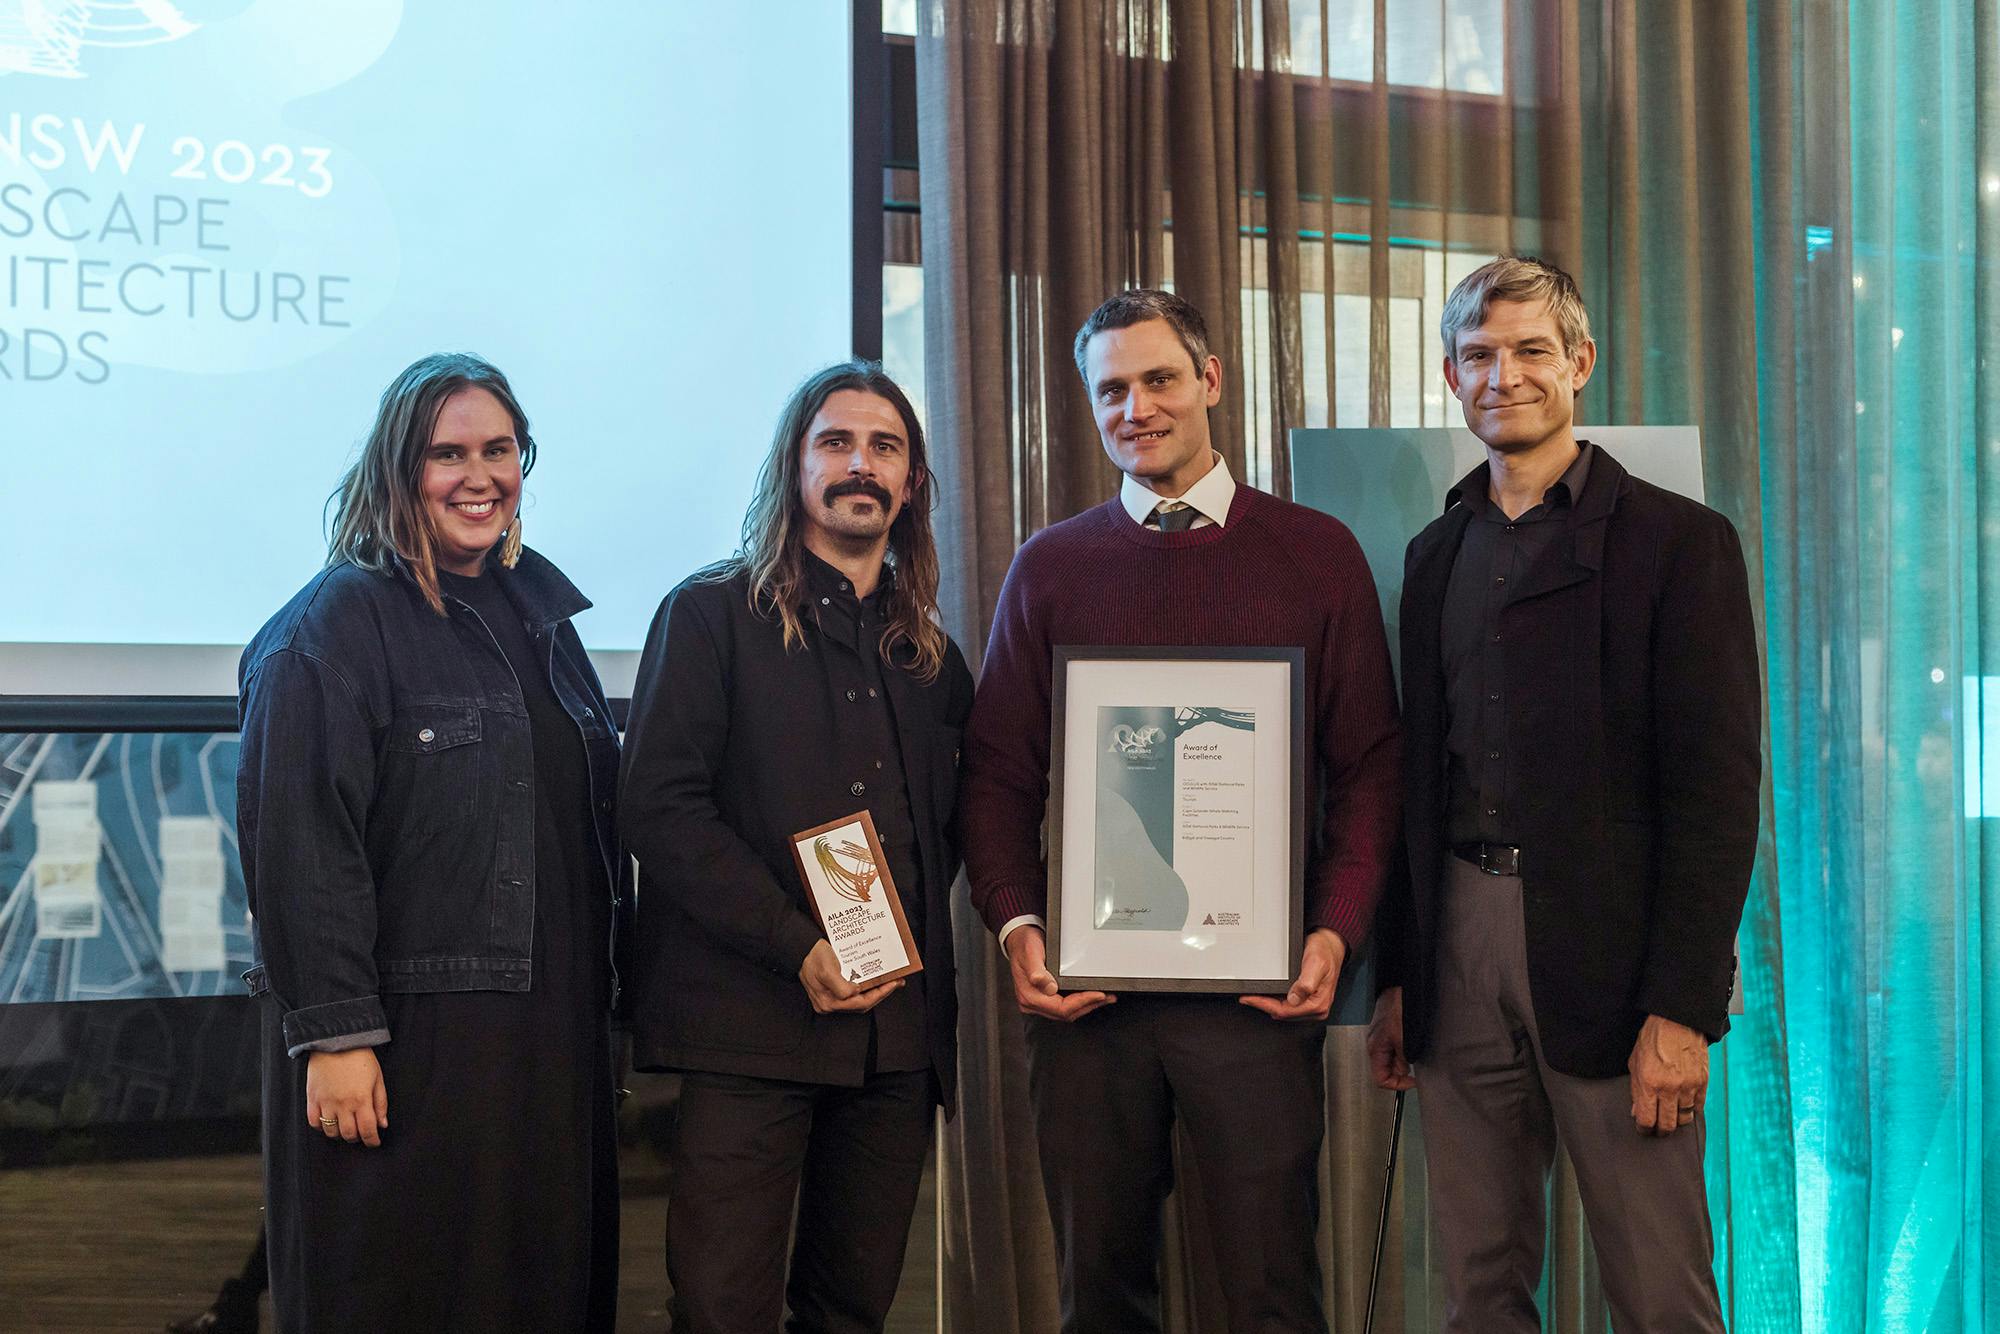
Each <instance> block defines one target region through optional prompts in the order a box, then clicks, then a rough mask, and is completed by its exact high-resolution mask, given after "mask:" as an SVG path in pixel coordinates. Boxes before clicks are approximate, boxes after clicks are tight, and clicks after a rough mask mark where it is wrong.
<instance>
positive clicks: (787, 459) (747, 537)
mask: <svg viewBox="0 0 2000 1334" xmlns="http://www.w3.org/2000/svg"><path fill="white" fill-rule="evenodd" d="M843 389H855V390H859V391H861V392H862V393H865V394H874V395H875V396H876V397H878V398H881V399H885V400H887V402H888V403H889V405H890V406H891V407H893V408H895V409H896V415H898V416H899V417H901V418H902V419H903V432H904V434H905V435H906V436H907V437H908V438H909V442H910V499H909V501H908V503H907V504H905V505H904V506H903V509H902V512H901V513H899V514H898V515H897V516H896V521H895V523H893V524H891V525H890V527H889V563H890V566H891V568H893V569H894V570H895V574H896V577H895V580H894V582H893V583H892V584H891V585H890V591H889V594H888V596H889V602H888V605H887V607H886V608H885V609H884V615H883V619H884V620H885V621H886V622H887V628H886V629H885V630H884V631H883V633H882V659H883V661H885V662H887V663H890V664H892V665H895V664H897V662H898V659H899V657H900V658H901V659H902V661H903V665H905V666H907V667H908V668H909V670H910V671H911V672H912V673H913V674H914V675H915V676H916V677H917V678H918V679H919V680H923V681H932V680H935V679H936V678H937V674H938V671H939V669H940V668H942V667H943V665H944V650H945V634H944V630H943V629H942V628H941V627H940V626H939V624H938V607H937V591H938V557H937V540H936V538H935V537H934V536H933V534H932V531H931V510H932V508H933V507H934V506H935V505H936V504H937V480H936V478H934V477H933V476H932V475H931V469H930V458H929V455H928V454H927V453H926V452H925V450H924V428H923V427H922V426H921V425H919V424H918V422H917V413H916V409H914V408H912V407H911V406H910V400H909V399H908V398H907V397H906V396H905V395H904V393H903V391H902V390H901V389H900V388H899V387H897V384H896V382H895V381H894V380H892V379H890V378H889V377H888V375H887V374H885V373H884V372H883V370H882V364H881V363H880V362H876V361H843V362H839V363H836V364H835V365H832V366H828V367H827V368H826V369H825V370H822V371H819V372H818V373H816V374H814V375H812V376H811V377H809V378H808V379H807V380H806V381H805V383H803V384H801V385H800V386H799V387H798V388H797V389H795V390H793V391H792V396H791V398H790V399H789V400H788V401H787V402H786V403H785V408H784V411H783V412H781V413H779V414H778V429H777V432H776V433H775V434H774V435H773V436H772V438H771V452H770V455H769V456H768V457H767V458H765V460H764V467H763V470H762V471H761V472H760V473H759V474H758V477H757V489H756V492H755V494H754V495H753V496H752V498H751V501H750V509H749V512H748V513H747V514H745V515H744V516H743V545H742V546H741V547H740V548H738V550H737V552H736V554H735V555H734V556H733V557H731V558H730V559H729V560H728V561H726V562H724V563H723V564H722V565H720V566H718V567H717V569H716V573H715V577H716V578H718V579H727V578H732V577H734V576H735V575H737V574H748V575H749V576H750V606H751V609H752V610H754V611H755V612H757V613H758V614H759V615H762V616H773V615H775V616H776V617H777V618H778V620H779V622H780V623H781V624H782V625H783V626H784V640H785V647H786V648H787V649H792V648H803V647H804V646H805V627H804V624H803V622H802V621H801V620H800V617H799V607H800V604H801V602H802V601H803V600H804V596H805V592H804V590H805V528H806V520H805V515H804V512H803V511H804V503H803V501H801V500H800V498H799V477H800V473H801V471H802V469H803V466H804V465H803V461H802V456H803V453H804V442H805V438H806V430H807V429H808V428H809V427H810V426H811V425H812V421H813V418H815V417H817V416H818V415H819V410H820V409H821V408H822V407H824V406H826V400H827V399H828V398H830V397H832V396H833V395H834V394H837V393H839V392H840V391H841V390H843Z"/></svg>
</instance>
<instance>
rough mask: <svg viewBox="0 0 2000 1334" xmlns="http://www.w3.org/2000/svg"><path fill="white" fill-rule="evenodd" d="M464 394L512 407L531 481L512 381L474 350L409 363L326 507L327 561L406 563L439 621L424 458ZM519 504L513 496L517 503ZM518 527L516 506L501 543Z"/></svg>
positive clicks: (373, 566)
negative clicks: (450, 406)
mask: <svg viewBox="0 0 2000 1334" xmlns="http://www.w3.org/2000/svg"><path fill="white" fill-rule="evenodd" d="M461 389H484V390H485V391H486V392H487V393H489V394H491V395H493V397H494V398H496V399H498V400H499V401H500V406H501V407H503V408H505V409H507V415H508V416H509V417H511V418H512V419H513V422H514V439H515V441H516V442H517V443H518V445H519V446H520V450H521V475H522V476H523V477H526V476H527V475H528V470H529V469H530V468H532V467H534V466H535V441H534V437H532V436H530V435H529V434H528V416H527V414H526V413H524V412H522V411H521V404H520V401H519V400H518V399H516V398H515V397H514V389H513V386H511V385H509V384H508V383H507V377H506V376H504V375H502V374H501V373H500V370H499V368H498V367H496V366H494V365H493V364H492V363H491V362H488V361H483V360H481V359H480V358H478V357H475V356H472V355H471V354H469V353H465V352H437V353H433V354H432V355H430V356H428V357H425V358H423V359H422V360H421V361H416V362H413V363H411V364H410V365H409V366H408V367H407V368H406V369H405V370H404V371H403V373H402V374H401V375H398V376H397V377H396V378H395V379H394V380H393V381H391V382H390V385H389V387H388V388H387V389H385V390H383V391H382V403H381V406H380V407H378V408H377V409H376V411H375V425H374V427H373V429H371V430H370V431H369V432H368V439H367V442H366V443H364V444H363V445H362V446H361V457H360V458H358V459H356V460H355V461H354V466H353V467H351V468H349V469H348V470H347V475H346V476H345V477H343V478H341V479H340V485H339V486H337V487H335V488H334V492H333V494H332V495H331V496H329V497H328V498H327V502H326V503H327V507H328V508H329V509H330V510H331V511H332V517H331V519H330V520H329V521H328V525H327V527H328V534H329V535H328V538H327V548H326V563H327V564H328V565H337V564H339V563H340V562H341V561H349V562H352V563H353V564H355V565H358V566H360V567H361V568H362V569H364V570H373V571H375V572H376V573H378V574H387V573H389V572H390V571H391V569H392V568H393V566H394V564H395V562H396V560H397V559H398V558H400V559H401V560H402V562H403V564H404V566H405V567H406V568H407V569H408V570H409V572H410V577H411V578H413V579H415V580H416V582H417V588H418V589H419V590H421V591H422V593H423V595H424V601H425V602H427V603H429V604H430V608H431V610H432V611H434V612H436V613H437V614H438V615H440V616H442V615H444V614H445V612H444V599H443V598H442V597H440V596H439V595H438V579H437V529H436V528H435V526H433V524H432V523H431V517H430V511H429V510H427V509H426V508H425V507H424V497H423V476H424V454H425V451H427V450H428V449H429V448H430V443H431V434H432V433H433V432H434V431H436V430H437V419H438V413H439V412H441V411H443V410H444V404H445V400H446V399H448V398H450V397H451V396H452V395H453V394H455V393H457V392H458V391H459V390H461ZM519 499H520V498H519V497H518V496H517V497H516V498H515V500H516V503H517V505H518V503H519ZM520 522H521V516H520V510H519V509H518V508H517V509H516V510H515V512H514V518H513V520H512V521H511V522H510V523H509V524H508V528H509V530H510V531H508V532H503V533H502V534H501V535H500V540H499V541H498V542H497V543H496V545H498V546H502V547H504V546H506V545H507V542H508V539H509V538H511V537H513V536H514V533H513V532H512V531H511V530H513V529H515V528H517V527H518V526H519V524H520Z"/></svg>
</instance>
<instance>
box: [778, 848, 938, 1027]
mask: <svg viewBox="0 0 2000 1334" xmlns="http://www.w3.org/2000/svg"><path fill="white" fill-rule="evenodd" d="M792 860H793V861H795V862H797V863H798V867H799V878H800V879H801V880H803V881H805V885H806V901H807V902H808V903H810V904H811V905H812V910H813V916H815V917H817V918H818V919H819V926H820V930H821V931H824V932H825V933H826V940H827V943H828V944H829V945H831V946H833V957H834V958H835V959H836V960H838V961H839V963H840V975H841V976H842V977H844V978H846V979H847V980H848V981H849V982H852V983H853V984H854V985H855V986H857V987H859V988H860V989H861V990H863V991H866V990H868V988H870V987H873V986H876V985H878V984H880V983H883V982H888V981H892V980H894V979H895V978H899V977H907V976H909V975H910V974H911V973H917V972H922V971H923V967H924V961H923V960H922V959H921V958H920V957H918V954H917V942H916V940H915V939H914V938H913V937H912V936H911V935H910V923H909V920H908V919H907V918H905V917H904V916H903V901H902V899H901V898H900V897H898V895H897V893H896V882H895V880H894V879H893V878H892V877H891V876H890V874H889V859H888V858H887V857H886V856H884V855H883V852H882V843H881V840H880V839H878V838H876V836H875V821H874V820H873V819H871V818H870V817H869V814H868V812H867V811H856V812H855V813H854V814H853V815H847V816H842V817H841V818H840V819H838V820H832V821H829V822H828V823H826V824H823V825H820V826H818V827H817V828H814V829H807V830H805V831H803V832H801V833H797V834H793V835H792Z"/></svg>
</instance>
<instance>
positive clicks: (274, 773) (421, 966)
mask: <svg viewBox="0 0 2000 1334" xmlns="http://www.w3.org/2000/svg"><path fill="white" fill-rule="evenodd" d="M489 577H491V578H494V579H498V580H499V581H500V582H501V586H502V587H503V588H505V589H506V591H507V594H508V597H509V599H510V600H511V601H512V603H513V604H514V606H515V608H516V609H518V610H519V611H520V613H521V619H522V620H523V621H524V622H525V623H526V626H527V629H528V633H529V635H530V637H531V638H532V640H533V642H534V643H535V644H536V646H537V647H538V648H539V649H541V650H542V651H544V652H546V653H547V655H548V673H549V682H550V684H551V685H552V686H553V687H554V689H555V694H556V698H557V699H559V700H561V701H562V705H563V707H564V709H566V710H567V711H568V712H569V715H570V717H571V718H573V719H574V720H575V721H576V725H577V731H578V732H579V734H580V735H581V736H582V738H583V742H584V746H585V749H586V752H587V754H588V756H589V762H590V787H591V792H590V795H591V813H592V815H593V816H594V817H595V824H596V828H595V830H594V831H593V832H594V834H595V835H596V838H597V845H598V850H599V852H600V853H601V854H602V855H603V857H604V865H605V879H606V882H607V883H608V884H611V885H614V886H615V885H617V884H619V880H620V877H619V875H618V870H619V869H620V868H621V866H622V865H623V860H624V859H623V858H622V857H621V856H620V854H619V851H618V838H617V832H616V829H615V827H614V821H613V813H614V806H615V797H616V785H617V780H618V734H617V732H616V731H614V730H613V727H612V722H611V711H610V709H609V708H608V707H607V706H606V704H605V701H604V692H603V689H602V688H601V687H600V686H599V685H598V681H597V673H596V671H595V670H594V669H593V668H592V667H591V665H590V659H589V658H588V657H586V656H585V655H584V651H583V645H582V644H581V643H580V642H578V640H577V637H576V631H575V630H574V629H573V628H571V626H570V622H569V618H570V617H572V616H574V615H575V614H576V613H577V612H579V611H582V610H584V609H585V608H587V607H588V606H590V603H589V601H588V600H586V599H585V598H584V596H583V595H582V594H581V593H579V592H577V591H576V588H575V587H574V586H573V585H572V584H571V583H570V582H569V580H568V579H565V578H564V577H563V575H562V572H561V571H560V570H558V569H556V567H555V566H554V565H551V564H550V563H549V562H548V561H547V560H545V559H543V558H542V557H541V556H539V555H537V554H536V553H535V552H533V551H527V550H524V551H523V552H522V553H521V560H520V564H519V565H518V566H517V567H516V568H515V569H512V570H507V569H503V568H501V567H500V566H499V565H498V563H497V562H496V563H495V564H494V567H493V568H492V569H491V570H490V571H489ZM445 610H446V614H445V615H443V616H440V615H438V614H437V613H436V612H434V611H432V610H431V609H430V606H429V604H427V603H426V602H425V601H424V599H423V594H422V593H421V592H419V591H418V589H417V585H416V581H415V580H414V579H412V578H410V577H409V575H408V574H407V573H404V572H402V570H401V569H400V567H399V569H398V570H397V572H395V573H391V574H371V573H369V572H368V571H366V570H362V569H358V568H356V567H355V566H353V565H349V564H346V563H345V562H343V563H341V564H338V565H335V566H332V567H331V568H329V569H326V570H323V571H321V572H320V573H319V574H318V575H316V576H315V577H314V578H313V580H312V582H311V583H309V584H307V585H306V586H305V587H304V588H303V589H301V590H300V591H299V593H298V595H297V596H295V597H294V598H293V599H292V600H291V601H290V602H288V603H286V604H285V606H284V608H283V609H282V610H281V611H279V612H278V614H277V615H275V616H273V617H272V618H271V619H270V621H269V622H267V623H266V624H265V626H264V628H263V629H262V630H260V631H258V632H257V637H256V638H255V639H253V640H251V641H250V646H249V647H248V648H247V649H245V650H244V652H243V661H242V666H241V668H240V673H239V675H240V687H241V693H240V703H239V707H240V709H241V711H242V730H243V754H242V759H241V761H240V763H239V764H238V766H237V773H236V810H237V831H238V837H239V839H240V842H241V847H242V854H243V879H244V882H245V884H246V885H247V886H248V887H249V891H250V912H251V915H252V922H253V923H254V927H255V935H256V943H257V960H258V962H257V966H256V967H255V968H252V969H251V970H250V971H249V972H248V973H246V974H245V978H246V979H247V980H248V981H249V983H250V987H251V990H252V992H253V993H261V992H263V991H265V990H269V991H271V992H274V993H275V994H276V996H277V998H278V1001H279V1003H280V1004H281V1005H282V1007H283V1009H284V1011H285V1017H284V1029H285V1045H286V1047H287V1048H289V1049H290V1050H291V1052H292V1054H293V1055H297V1054H298V1053H299V1051H301V1050H303V1049H305V1048H307V1047H313V1048H323V1049H328V1050H338V1049H340V1048H342V1047H348V1046H362V1045H372V1044H373V1043H376V1042H382V1041H386V1040H388V1039H389V1037H390V1036H391V1035H390V1034H389V1032H388V1021H387V1019H386V1018H385V1016H384V1012H383V1008H382V1000H381V997H382V995H383V994H384V993H387V992H421V991H526V990H528V989H529V987H530V985H531V984H532V981H533V979H532V965H531V959H532V955H533V949H532V946H533V941H534V928H535V837H534V835H535V765H534V745H533V737H532V735H531V733H530V730H529V725H528V710H527V705H526V703H525V702H524V701H523V699H522V697H521V688H520V683H519V682H518V681H517V680H516V679H515V676H514V671H513V668H512V667H510V666H509V665H508V662H507V659H506V658H505V657H504V656H503V655H502V654H501V652H500V646H499V644H498V643H497V642H495V640H494V638H493V633H492V631H490V630H488V629H487V628H486V625H485V623H484V622H482V621H481V620H480V618H479V616H478V614H477V613H475V612H474V611H473V610H472V608H470V607H469V606H467V605H466V604H464V603H463V602H460V601H459V600H458V599H456V598H453V597H451V596H449V595H447V596H446V597H445ZM610 948H611V942H610V941H609V940H607V941H606V942H605V949H606V950H607V951H608V950H609V949H610ZM613 985H614V987H615V986H616V982H615V980H614V984H613ZM611 999H612V998H611V997H607V998H606V1000H607V1003H608V1002H609V1001H610V1000H611Z"/></svg>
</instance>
